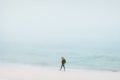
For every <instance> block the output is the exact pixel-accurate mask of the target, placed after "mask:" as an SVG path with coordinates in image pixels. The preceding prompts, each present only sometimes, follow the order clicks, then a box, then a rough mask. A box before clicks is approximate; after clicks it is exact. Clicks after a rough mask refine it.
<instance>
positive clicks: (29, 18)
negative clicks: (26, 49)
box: [0, 0, 120, 48]
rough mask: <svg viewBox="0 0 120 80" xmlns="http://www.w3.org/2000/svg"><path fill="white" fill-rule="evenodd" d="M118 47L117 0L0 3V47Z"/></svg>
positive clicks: (16, 0) (6, 0) (13, 0)
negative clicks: (16, 45)
mask: <svg viewBox="0 0 120 80" xmlns="http://www.w3.org/2000/svg"><path fill="white" fill-rule="evenodd" d="M1 43H24V44H31V43H32V44H42V45H57V46H59V45H64V46H66V45H68V46H80V45H82V46H83V45H84V46H88V45H89V46H91V45H102V46H104V45H107V46H114V47H118V48H119V45H120V1H119V0H0V44H1Z"/></svg>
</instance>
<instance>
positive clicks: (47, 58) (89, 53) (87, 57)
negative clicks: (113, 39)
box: [0, 43, 120, 71]
mask: <svg viewBox="0 0 120 80" xmlns="http://www.w3.org/2000/svg"><path fill="white" fill-rule="evenodd" d="M61 56H63V57H65V59H66V64H65V66H66V69H89V70H103V71H104V70H108V71H120V50H119V49H116V48H115V47H110V48H108V47H102V48H100V47H93V46H91V47H89V46H88V47H85V46H84V47H67V46H55V45H54V46H53V45H49V46H48V45H40V44H26V45H25V44H12V43H11V44H1V45H0V63H1V64H2V63H14V64H28V65H37V66H43V67H44V66H46V67H56V68H58V69H59V68H60V66H61Z"/></svg>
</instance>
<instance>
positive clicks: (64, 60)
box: [60, 57, 66, 71]
mask: <svg viewBox="0 0 120 80" xmlns="http://www.w3.org/2000/svg"><path fill="white" fill-rule="evenodd" d="M65 63H66V59H65V58H64V57H61V67H60V71H61V70H62V68H64V71H65Z"/></svg>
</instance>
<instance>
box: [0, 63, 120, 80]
mask: <svg viewBox="0 0 120 80" xmlns="http://www.w3.org/2000/svg"><path fill="white" fill-rule="evenodd" d="M0 80H120V72H112V71H94V70H74V69H67V70H66V71H59V69H58V68H51V67H43V66H36V65H21V64H0Z"/></svg>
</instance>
